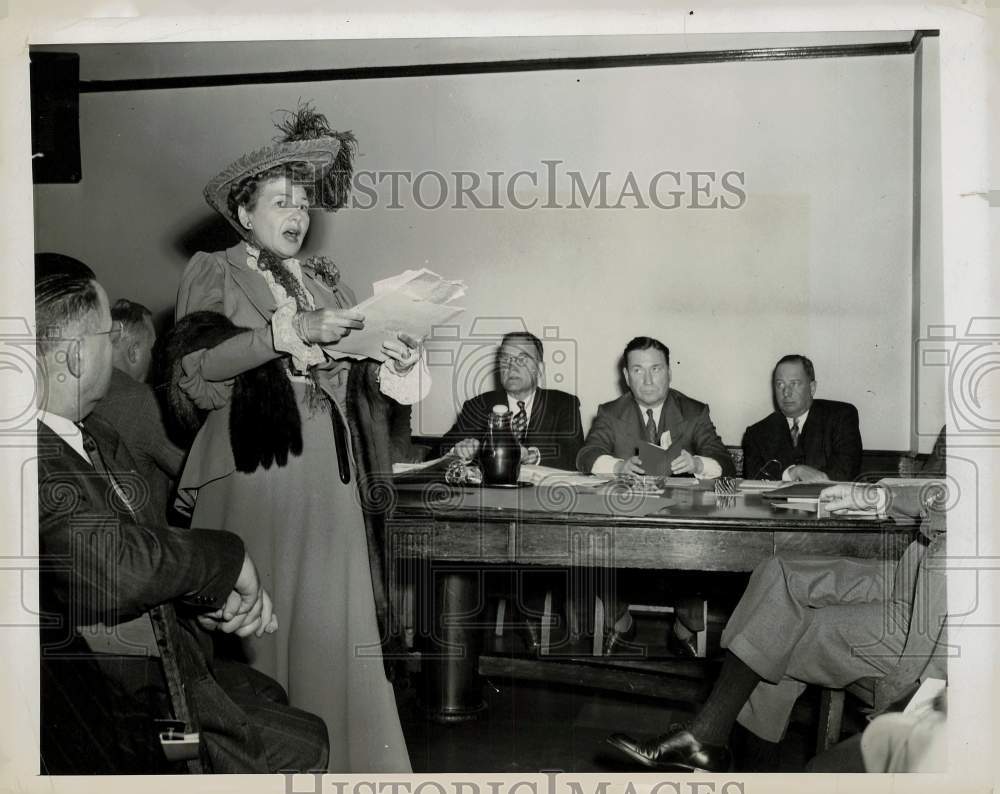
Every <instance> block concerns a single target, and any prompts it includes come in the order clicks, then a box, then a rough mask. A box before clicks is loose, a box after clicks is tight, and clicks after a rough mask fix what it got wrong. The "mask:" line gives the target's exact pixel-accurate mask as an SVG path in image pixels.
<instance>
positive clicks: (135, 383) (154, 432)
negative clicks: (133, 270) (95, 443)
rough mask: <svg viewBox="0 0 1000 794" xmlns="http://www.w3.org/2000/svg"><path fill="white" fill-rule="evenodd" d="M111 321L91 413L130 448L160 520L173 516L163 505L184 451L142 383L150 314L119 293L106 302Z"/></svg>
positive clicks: (151, 337)
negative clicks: (102, 380)
mask: <svg viewBox="0 0 1000 794" xmlns="http://www.w3.org/2000/svg"><path fill="white" fill-rule="evenodd" d="M111 323H112V331H111V334H110V339H111V363H112V366H113V369H112V371H111V383H110V384H109V385H108V390H107V393H106V394H105V395H104V397H103V398H102V399H101V401H100V402H99V403H98V404H97V405H96V406H95V407H94V415H95V416H98V417H100V418H101V419H104V420H105V421H106V422H108V423H109V424H110V425H111V426H112V427H114V428H115V430H117V431H118V434H119V435H120V436H121V437H122V440H123V441H124V442H125V445H126V446H127V447H128V449H129V452H131V453H132V455H133V457H134V458H135V462H136V463H137V464H138V466H139V474H140V476H141V477H142V479H143V481H144V482H145V483H146V486H147V489H148V493H149V501H150V503H151V505H152V507H153V509H154V510H155V511H156V515H157V516H158V517H159V518H160V520H168V519H177V518H179V517H178V516H176V514H175V513H174V512H173V511H170V510H169V509H168V505H169V502H170V497H171V494H172V493H173V490H174V483H175V481H176V480H177V477H178V476H179V475H180V471H181V466H182V465H183V463H184V450H182V449H181V448H180V447H178V446H176V445H175V444H174V443H173V442H172V441H171V440H170V438H169V436H168V435H167V429H166V425H165V423H164V420H163V412H162V408H161V406H160V404H159V401H158V400H157V399H156V395H155V393H154V392H153V389H152V388H151V387H150V386H149V385H148V384H147V383H146V382H145V381H146V379H147V377H148V376H149V370H150V365H151V363H152V359H153V345H154V344H155V343H156V329H155V328H154V327H153V313H152V312H151V311H150V310H149V309H147V308H146V307H145V306H143V305H142V304H141V303H134V302H133V301H130V300H126V299H125V298H121V299H119V300H117V301H115V303H114V305H113V306H112V307H111Z"/></svg>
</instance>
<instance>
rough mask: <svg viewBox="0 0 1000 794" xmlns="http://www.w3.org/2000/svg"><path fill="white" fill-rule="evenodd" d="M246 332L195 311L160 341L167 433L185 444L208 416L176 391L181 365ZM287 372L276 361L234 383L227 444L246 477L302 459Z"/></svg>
mask: <svg viewBox="0 0 1000 794" xmlns="http://www.w3.org/2000/svg"><path fill="white" fill-rule="evenodd" d="M246 330H248V329H246V328H240V327H238V326H236V325H234V324H233V323H232V322H231V321H230V320H229V318H228V317H226V316H225V315H223V314H219V313H218V312H209V311H199V312H193V313H191V314H189V315H187V316H186V317H183V318H182V319H181V320H180V321H179V322H178V323H177V324H176V325H175V326H174V327H173V328H172V329H170V331H169V332H168V333H167V334H166V336H165V337H164V341H163V346H162V350H161V366H160V371H161V379H162V382H165V383H166V385H167V407H168V415H169V418H170V422H171V424H172V430H173V431H174V432H175V433H176V434H177V436H178V438H179V439H183V440H184V441H185V442H187V444H190V443H191V441H193V440H194V436H195V435H196V434H197V432H198V429H199V428H200V427H201V425H202V423H203V422H204V421H205V417H206V415H207V413H208V412H207V411H206V410H204V409H201V408H199V407H198V406H196V405H195V404H194V402H193V401H192V400H191V398H190V397H189V396H188V395H187V394H186V393H185V391H184V390H183V389H182V388H181V387H180V380H181V376H182V375H183V370H182V368H181V360H182V359H183V358H184V356H186V355H188V354H189V353H193V352H195V351H197V350H203V349H208V348H212V347H215V346H216V345H218V344H219V343H221V342H224V341H225V340H227V339H229V338H231V337H233V336H236V335H237V334H240V333H243V332H244V331H246ZM286 368H287V364H286V363H285V360H284V359H283V358H276V359H273V360H271V361H268V362H267V363H265V364H261V365H260V366H259V367H257V368H255V369H252V370H248V371H247V372H244V373H242V374H240V375H237V376H236V378H234V379H233V390H232V395H231V400H230V407H229V442H230V444H231V445H232V450H233V459H234V460H235V462H236V468H237V470H238V471H241V472H245V473H247V474H249V473H251V472H253V471H256V470H257V468H258V467H260V466H263V467H264V468H265V469H269V468H271V466H272V465H274V464H277V465H278V466H284V465H285V464H286V463H287V462H288V456H289V454H291V455H300V454H302V417H301V416H300V415H299V409H298V405H297V404H296V401H295V392H294V391H293V389H292V384H291V383H290V382H289V380H288V376H287V374H286Z"/></svg>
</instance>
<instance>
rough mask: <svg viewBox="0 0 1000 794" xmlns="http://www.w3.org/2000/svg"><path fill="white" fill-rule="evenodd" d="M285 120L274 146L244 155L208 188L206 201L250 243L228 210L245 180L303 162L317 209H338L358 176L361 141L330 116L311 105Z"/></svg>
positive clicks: (212, 181) (300, 108)
mask: <svg viewBox="0 0 1000 794" xmlns="http://www.w3.org/2000/svg"><path fill="white" fill-rule="evenodd" d="M282 112H283V113H284V114H285V118H284V120H283V121H279V122H276V123H275V125H274V126H275V127H277V128H278V129H279V130H280V131H281V133H282V134H281V135H279V136H277V137H276V138H275V141H274V143H272V144H271V145H270V146H264V147H263V148H261V149H257V150H255V151H253V152H250V153H249V154H245V155H243V156H242V157H241V158H239V159H238V160H237V161H236V162H234V163H231V164H230V165H228V166H227V167H226V168H224V169H223V170H222V171H220V172H219V173H218V174H216V175H215V176H214V177H212V179H210V180H209V182H208V184H207V185H205V191H204V193H205V201H207V202H208V204H209V206H210V207H212V209H214V210H215V211H216V212H218V213H219V214H220V215H222V217H224V218H225V219H226V220H227V221H229V222H230V223H231V224H232V225H233V228H235V229H236V230H237V231H238V232H239V233H240V236H241V237H243V238H245V239H248V240H249V239H250V237H249V234H250V233H249V231H248V230H247V229H245V228H243V225H242V224H241V223H240V219H239V218H238V217H236V216H235V214H234V213H233V212H231V211H230V208H229V194H230V192H231V191H232V190H233V188H234V187H235V186H236V185H238V184H239V183H240V182H241V181H242V180H244V179H245V178H247V177H251V176H254V175H256V174H262V173H264V172H265V171H268V170H270V169H272V168H274V167H276V166H281V165H286V164H288V165H290V164H292V163H304V164H305V165H306V166H307V170H308V171H309V172H310V173H311V174H312V189H313V197H312V200H313V202H314V205H315V206H317V207H321V208H322V209H325V210H330V211H336V210H338V209H340V208H341V207H343V206H344V204H346V203H347V197H348V196H349V195H350V192H351V176H352V174H353V172H354V153H355V151H356V150H357V145H358V142H357V139H355V137H354V135H353V134H352V133H351V132H350V131H347V132H337V131H336V130H332V129H330V125H329V123H328V122H327V120H326V116H324V115H323V114H322V113H318V112H317V111H316V110H315V109H313V107H312V105H311V104H310V103H308V102H306V103H303V104H300V105H299V108H298V110H296V111H294V112H292V111H290V110H286V111H282Z"/></svg>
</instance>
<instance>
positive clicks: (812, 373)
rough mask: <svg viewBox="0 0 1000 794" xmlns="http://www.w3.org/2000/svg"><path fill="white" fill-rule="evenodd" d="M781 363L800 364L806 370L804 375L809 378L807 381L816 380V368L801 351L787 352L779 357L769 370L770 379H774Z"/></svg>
mask: <svg viewBox="0 0 1000 794" xmlns="http://www.w3.org/2000/svg"><path fill="white" fill-rule="evenodd" d="M782 364H801V365H802V369H804V370H805V371H806V377H807V378H809V382H810V383H812V382H813V381H814V380H816V369H815V368H814V367H813V363H812V362H811V361H810V360H809V359H808V358H806V357H805V356H803V355H802V354H801V353H789V354H788V355H787V356H782V357H781V358H779V359H778V363H777V364H775V365H774V369H773V370H771V380H774V376H775V374H777V372H778V367H780V366H781V365H782Z"/></svg>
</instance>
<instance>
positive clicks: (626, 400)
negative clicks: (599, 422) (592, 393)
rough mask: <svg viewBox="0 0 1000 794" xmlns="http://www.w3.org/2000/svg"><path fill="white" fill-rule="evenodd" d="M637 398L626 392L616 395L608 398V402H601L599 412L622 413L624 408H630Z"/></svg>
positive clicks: (598, 407)
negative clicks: (613, 397)
mask: <svg viewBox="0 0 1000 794" xmlns="http://www.w3.org/2000/svg"><path fill="white" fill-rule="evenodd" d="M634 402H635V400H634V398H633V397H632V395H631V394H629V393H625V394H623V395H621V396H620V397H615V399H613V400H608V401H607V402H606V403H601V404H600V405H598V406H597V412H598V413H611V414H620V413H621V412H622V411H623V410H624V409H626V408H628V407H629V405H630V404H631V403H634Z"/></svg>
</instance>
